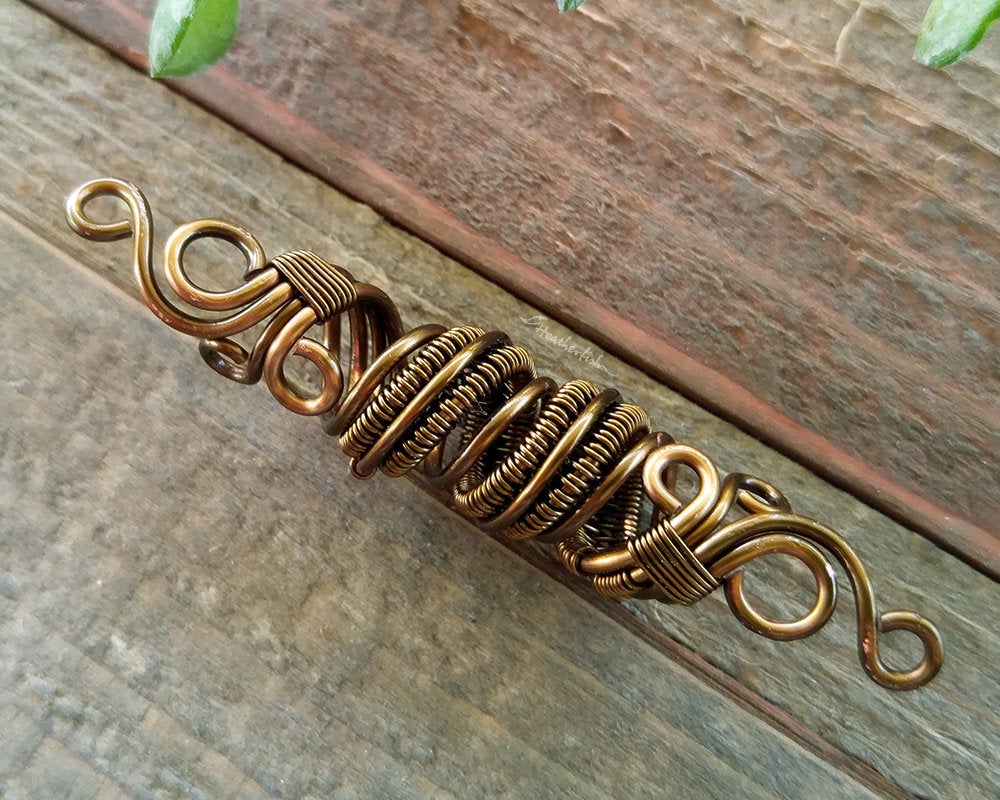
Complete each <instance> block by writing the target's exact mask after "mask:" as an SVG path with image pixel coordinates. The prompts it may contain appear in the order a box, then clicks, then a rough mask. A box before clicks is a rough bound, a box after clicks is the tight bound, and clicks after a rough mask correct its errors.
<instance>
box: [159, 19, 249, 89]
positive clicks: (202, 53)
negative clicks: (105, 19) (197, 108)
mask: <svg viewBox="0 0 1000 800" xmlns="http://www.w3.org/2000/svg"><path fill="white" fill-rule="evenodd" d="M239 18H240V3H239V0H159V2H157V4H156V10H155V11H154V12H153V25H152V27H151V28H150V31H149V74H150V75H152V76H153V77H154V78H181V77H184V76H185V75H194V74H195V73H196V72H201V71H202V70H203V69H205V68H206V67H208V66H210V65H211V64H214V63H215V62H216V61H218V60H219V59H220V58H222V56H223V54H224V53H225V52H226V50H228V49H229V45H230V44H231V43H232V41H233V37H234V36H235V35H236V25H237V23H238V22H239Z"/></svg>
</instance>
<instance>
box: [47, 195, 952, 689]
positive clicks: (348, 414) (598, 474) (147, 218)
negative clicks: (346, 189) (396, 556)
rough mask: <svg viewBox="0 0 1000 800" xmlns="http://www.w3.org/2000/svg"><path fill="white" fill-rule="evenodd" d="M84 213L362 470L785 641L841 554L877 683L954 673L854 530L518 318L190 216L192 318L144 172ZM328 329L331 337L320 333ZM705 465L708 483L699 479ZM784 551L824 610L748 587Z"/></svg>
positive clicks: (84, 198) (231, 355) (222, 352)
mask: <svg viewBox="0 0 1000 800" xmlns="http://www.w3.org/2000/svg"><path fill="white" fill-rule="evenodd" d="M100 195H111V196H114V197H117V198H119V199H121V200H123V201H124V202H125V204H126V205H127V206H128V208H129V212H130V213H129V217H128V218H127V219H125V220H119V221H115V222H109V223H101V222H95V221H93V220H92V219H90V218H89V217H88V216H87V215H86V213H85V209H84V206H85V205H86V204H87V203H88V202H89V201H90V200H91V199H93V198H95V197H98V196H100ZM67 218H68V220H69V223H70V225H71V227H72V228H73V229H74V230H75V231H76V232H77V233H79V234H80V235H81V236H85V237H87V238H90V239H95V240H100V241H110V240H114V239H121V238H125V237H128V236H130V235H131V236H132V237H133V265H134V273H135V278H136V281H137V283H138V285H139V290H140V292H141V294H142V297H143V299H144V300H145V302H146V304H147V305H148V306H149V308H150V309H151V310H152V312H153V313H154V314H155V315H156V316H157V317H159V318H160V319H161V320H163V321H164V322H165V323H166V324H168V325H170V326H171V327H173V328H175V329H177V330H179V331H181V332H183V333H186V334H188V335H191V336H195V337H197V338H199V339H200V340H201V342H200V344H199V349H200V351H201V354H202V356H203V358H204V359H205V361H206V362H207V363H208V364H209V365H210V366H211V367H212V368H213V369H214V370H216V371H217V372H219V373H220V374H222V375H224V376H225V377H227V378H229V379H231V380H234V381H237V382H240V383H255V382H257V381H259V380H260V379H261V378H263V379H264V382H265V383H266V384H267V386H268V388H269V389H270V391H271V393H272V394H273V395H274V396H275V397H276V398H277V399H278V401H279V402H280V403H281V404H282V405H284V406H285V407H287V408H290V409H292V410H293V411H296V412H298V413H300V414H311V415H321V419H322V423H323V427H324V430H326V432H327V433H328V434H330V435H333V436H337V437H339V442H340V445H341V448H342V449H343V450H344V452H345V453H346V454H347V455H348V457H349V458H350V466H351V471H352V472H353V474H354V475H355V476H357V477H359V478H369V477H371V476H373V475H374V474H375V473H376V472H378V471H381V472H383V473H384V474H386V475H389V476H393V477H396V476H401V475H405V474H410V473H415V472H416V473H419V475H420V476H421V480H423V481H425V482H426V483H429V484H430V485H431V486H432V487H435V488H437V489H439V490H441V491H443V492H445V493H447V496H448V497H449V498H450V503H451V505H452V506H453V507H454V508H455V510H456V511H457V512H458V513H460V514H461V515H462V516H464V517H466V518H467V519H470V520H472V521H473V522H474V523H475V524H476V525H478V526H479V527H480V528H481V529H483V530H486V531H490V532H496V531H503V532H505V534H506V535H507V536H509V537H511V538H514V539H528V538H537V539H540V540H543V541H549V542H555V543H556V547H557V552H558V555H559V558H560V559H561V561H562V563H563V565H564V566H565V567H566V568H567V569H568V570H569V571H570V572H572V573H574V574H576V575H580V576H584V577H586V578H588V579H590V580H591V581H592V583H593V585H594V587H595V589H596V590H597V591H598V592H599V593H601V594H603V595H606V596H609V597H615V598H630V597H642V598H655V599H659V600H661V601H663V602H667V603H675V604H680V605H689V604H692V603H695V602H697V601H698V600H701V599H702V598H704V597H706V596H707V595H709V594H711V593H712V592H713V591H715V590H716V589H718V588H720V587H722V588H724V591H725V596H726V599H727V601H728V603H729V607H730V608H731V610H732V612H733V614H734V615H735V616H736V617H737V619H739V620H740V622H742V623H743V624H744V625H745V626H747V627H748V628H749V629H751V630H753V631H755V632H756V633H759V634H761V635H763V636H767V637H770V638H772V639H798V638H801V637H804V636H808V635H810V634H812V633H815V632H816V631H817V630H819V629H820V628H821V627H822V626H823V625H825V624H826V622H827V621H828V620H829V619H830V617H831V615H832V614H833V611H834V608H835V605H836V601H837V583H836V572H835V570H834V563H837V564H839V565H840V567H841V568H842V569H843V570H844V572H846V574H847V576H848V579H849V580H850V583H851V586H852V589H853V592H854V597H855V606H856V612H857V626H858V652H859V656H860V659H861V663H862V666H863V667H864V669H865V671H866V672H867V673H868V675H869V676H870V677H871V678H872V680H874V681H875V682H876V683H878V684H880V685H882V686H885V687H888V688H891V689H913V688H916V687H918V686H921V685H923V684H925V683H926V682H927V681H929V680H930V679H931V678H933V677H934V675H935V674H936V673H937V672H938V670H939V669H940V667H941V664H942V661H943V654H942V646H941V639H940V635H939V634H938V632H937V630H936V628H935V627H934V626H933V624H931V623H930V622H929V621H928V620H926V619H924V618H923V617H921V616H919V615H918V614H916V613H914V612H912V611H889V612H884V613H881V614H879V613H878V612H877V611H876V606H875V601H874V594H873V590H872V585H871V581H870V580H869V578H868V575H867V572H866V570H865V568H864V565H863V564H862V563H861V561H860V560H859V559H858V557H857V555H856V554H855V553H854V551H853V550H852V549H851V548H850V547H849V546H848V545H847V543H846V542H845V541H844V540H843V538H842V537H841V536H840V535H839V534H837V533H836V532H834V531H833V530H831V529H830V528H827V527H826V526H824V525H822V524H821V523H819V522H816V521H815V520H812V519H809V518H808V517H804V516H801V515H798V514H796V513H794V512H793V511H792V508H791V505H790V504H789V502H788V500H787V499H786V498H785V497H784V495H783V494H782V493H781V492H780V491H779V490H778V489H777V488H775V487H774V486H772V485H771V484H769V483H767V482H765V481H763V480H761V479H759V478H755V477H753V476H750V475H747V474H744V473H733V474H729V475H726V476H725V477H722V476H720V474H719V471H718V469H717V468H716V466H715V464H714V463H713V462H712V461H711V460H710V459H709V458H708V457H707V456H706V455H705V454H704V453H702V452H701V451H700V450H697V449H695V448H693V447H690V446H688V445H684V444H679V443H676V442H674V441H673V439H672V438H671V437H670V436H669V435H668V434H666V433H663V432H660V431H654V430H652V427H651V425H650V421H649V418H648V416H647V414H646V412H645V411H644V410H643V409H642V408H640V407H639V406H636V405H633V404H631V403H626V402H624V401H623V400H622V398H621V396H620V395H619V393H618V392H617V391H616V390H614V389H603V390H602V389H600V388H598V387H597V386H595V385H594V384H593V383H590V382H589V381H585V380H571V381H569V382H567V383H565V384H563V385H562V386H559V385H558V384H557V383H556V382H555V381H554V380H552V379H551V378H546V377H539V376H538V375H537V373H536V370H535V365H534V360H533V358H532V356H531V354H530V353H528V352H527V351H526V350H524V349H523V348H521V347H519V346H517V345H515V344H513V343H512V342H511V340H510V338H509V337H508V336H507V335H506V334H504V333H501V332H498V331H491V332H487V331H485V330H483V329H481V328H477V327H472V326H463V327H456V328H450V329H449V328H445V327H443V326H441V325H422V326H420V327H418V328H414V329H413V330H411V331H410V332H408V333H405V334H404V333H403V331H402V325H401V322H400V318H399V314H398V311H397V310H396V307H395V306H394V305H393V303H392V301H391V300H389V298H388V297H387V296H386V295H385V294H384V293H383V292H382V291H381V290H380V289H377V288H375V287H374V286H371V285H369V284H366V283H360V282H358V281H356V280H355V279H354V278H353V276H351V274H350V273H348V272H347V271H345V270H343V269H341V268H339V267H335V266H333V265H331V264H329V263H327V262H326V261H324V260H322V259H320V258H319V257H318V256H315V255H314V254H312V253H309V252H306V251H293V252H290V253H284V254H282V255H280V256H278V257H277V258H274V259H272V260H270V261H268V260H267V259H266V257H265V255H264V252H263V249H262V248H261V246H260V244H259V243H258V242H257V240H256V239H255V238H254V237H253V236H252V235H251V234H250V233H249V232H247V231H246V230H244V229H243V228H240V227H238V226H235V225H231V224H229V223H226V222H221V221H219V220H199V221H197V222H192V223H188V224H187V225H182V226H181V227H180V228H178V229H177V230H176V231H174V233H173V234H172V235H171V236H170V238H169V239H168V241H167V244H166V249H165V255H164V270H165V274H166V279H167V282H168V284H169V286H170V288H171V289H172V290H173V293H174V294H175V295H176V296H177V297H178V298H179V299H180V300H181V301H183V302H184V303H185V304H186V305H187V306H189V307H191V308H193V309H195V310H197V311H200V312H202V313H203V314H204V313H207V314H213V315H214V316H202V315H198V314H191V313H190V312H188V311H187V310H185V309H183V308H180V307H178V306H176V305H174V304H173V303H172V302H171V301H170V300H168V299H167V297H166V296H165V295H164V293H163V292H162V290H161V289H160V287H159V285H158V284H157V281H156V279H155V277H154V275H153V270H152V266H151V264H152V257H151V253H152V235H153V233H152V232H153V223H152V217H151V214H150V211H149V206H148V204H147V203H146V200H145V198H144V197H143V196H142V194H141V192H140V191H139V190H138V189H137V188H136V187H134V186H132V185H131V184H128V183H125V182H124V181H119V180H115V179H110V178H107V179H101V180H96V181H91V182H89V183H87V184H84V185H83V186H81V187H80V188H78V189H77V190H76V191H74V192H73V193H72V194H71V195H70V196H69V198H68V200H67ZM206 237H208V238H216V239H220V240H222V241H225V242H228V243H230V244H232V245H234V246H236V247H237V248H238V249H239V250H240V252H241V253H242V255H243V258H244V261H245V268H246V269H245V273H244V277H243V283H242V284H241V285H240V286H237V287H236V288H234V289H230V290H228V291H222V292H212V291H209V290H207V289H204V288H203V287H201V286H199V285H197V284H196V283H195V282H194V281H193V280H191V279H190V278H189V276H188V274H187V272H186V271H185V269H184V263H183V257H184V252H185V249H186V248H187V247H188V245H189V244H190V243H191V242H193V241H195V240H197V239H199V238H206ZM345 319H346V320H347V328H348V331H349V336H350V343H349V346H348V348H347V349H348V351H349V356H348V358H349V365H348V379H347V380H344V377H343V371H342V369H341V349H342V348H341V341H340V334H341V328H342V327H343V326H342V323H343V321H344V320H345ZM257 325H262V326H263V331H262V332H261V333H260V334H259V335H258V337H257V339H256V341H255V343H254V344H253V346H252V347H251V349H250V350H249V351H248V350H246V349H244V348H243V347H242V346H241V345H240V344H238V343H237V342H236V341H235V340H233V339H232V338H231V337H232V336H234V335H236V334H239V333H241V332H244V331H247V330H248V329H250V328H252V327H254V326H257ZM316 326H318V327H319V328H320V329H321V335H320V338H319V339H314V338H310V337H309V336H306V334H307V332H309V331H310V329H312V328H313V327H316ZM290 355H297V356H300V357H302V358H305V359H306V360H308V361H310V362H311V363H312V364H313V365H314V366H315V367H316V368H317V370H318V371H319V375H320V388H319V390H318V391H317V392H314V393H311V394H310V393H308V392H306V391H305V390H303V389H302V388H301V387H298V386H296V385H294V384H292V383H291V382H290V381H289V380H288V379H287V378H286V377H285V374H284V365H285V361H286V359H287V358H288V357H289V356H290ZM685 471H686V472H687V473H689V474H690V475H692V476H693V479H694V488H693V490H688V491H686V492H682V491H681V490H680V489H679V488H678V487H679V477H680V476H681V475H682V474H684V472H685ZM682 495H686V496H687V497H686V499H684V497H682ZM771 554H783V555H786V556H791V557H792V558H794V559H797V560H798V561H800V562H801V563H802V564H804V565H805V566H806V568H807V569H808V570H809V572H810V573H811V575H812V576H813V579H814V581H815V595H814V601H813V604H812V607H811V608H810V609H809V610H808V611H807V612H806V613H804V614H803V615H802V616H800V617H799V618H797V619H792V620H778V619H772V618H770V617H768V616H766V615H765V614H763V613H761V612H760V611H759V610H758V609H757V608H755V607H754V605H753V604H752V603H751V602H750V600H749V599H748V598H747V596H746V593H745V587H744V583H745V579H744V572H743V568H744V567H745V566H746V565H747V564H749V563H750V562H752V561H753V560H755V559H757V558H760V557H763V556H767V555H771ZM894 630H905V631H909V632H911V633H913V634H914V635H916V636H917V637H918V638H919V640H920V642H921V644H922V645H923V651H924V652H923V656H922V658H921V659H920V661H919V662H918V663H917V664H916V665H915V666H914V667H912V668H911V669H908V670H894V669H892V668H890V667H887V666H886V665H885V663H884V661H883V659H882V654H881V636H882V634H884V633H886V632H889V631H894Z"/></svg>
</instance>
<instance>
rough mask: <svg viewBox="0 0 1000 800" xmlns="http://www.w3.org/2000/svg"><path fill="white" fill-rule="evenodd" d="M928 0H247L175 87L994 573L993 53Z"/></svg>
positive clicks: (111, 21) (64, 14)
mask: <svg viewBox="0 0 1000 800" xmlns="http://www.w3.org/2000/svg"><path fill="white" fill-rule="evenodd" d="M36 4H37V5H39V6H40V7H42V8H45V9H47V10H49V11H50V13H54V14H56V15H57V16H58V17H59V18H60V19H62V20H64V21H65V22H67V23H68V24H70V25H72V26H74V27H75V28H76V29H78V30H79V31H81V32H82V33H84V34H85V35H87V36H89V37H93V38H95V39H96V40H98V41H100V42H101V43H102V44H104V45H105V46H107V47H110V48H111V49H112V50H114V51H115V52H117V53H119V54H120V55H122V56H123V57H125V58H126V59H128V60H130V61H131V62H132V63H134V64H142V63H144V61H143V58H144V57H143V54H142V51H143V49H144V42H145V30H146V26H147V21H146V20H147V19H148V14H149V9H150V6H151V5H152V4H151V3H150V2H148V1H147V0H99V1H98V2H92V3H86V4H77V3H64V2H49V0H37V2H36ZM925 5H926V3H924V2H923V0H912V1H911V2H892V3H889V2H867V0H866V2H863V3H857V2H848V1H847V0H842V1H841V0H825V1H824V2H819V3H817V2H815V0H791V1H789V0H782V1H781V2H777V1H774V2H763V1H761V0H757V1H756V2H755V1H754V0H727V1H726V2H718V1H717V0H704V1H701V0H699V1H698V2H685V3H659V4H657V3H653V4H650V3H647V2H643V0H617V1H612V0H596V1H595V2H593V3H589V4H588V5H587V6H585V7H584V9H583V10H582V11H581V12H577V13H575V14H573V15H567V16H562V17H560V16H559V15H558V14H557V13H556V12H555V10H554V8H553V6H554V3H551V2H549V0H535V1H533V2H513V1H511V2H506V1H505V0H448V1H447V2H444V1H442V0H435V2H426V3H395V4H390V5H388V6H387V5H386V4H385V3H384V2H350V3H343V2H323V3H316V2H313V1H312V0H291V1H290V2H284V3H265V2H252V1H251V2H245V3H244V4H243V7H244V15H243V26H242V28H241V35H240V36H239V37H238V39H237V42H236V44H235V46H234V49H233V52H232V54H231V56H230V57H228V58H227V59H226V60H225V61H224V63H223V64H222V66H221V67H220V68H219V69H217V70H215V71H213V72H212V73H210V74H209V75H207V76H205V77H204V78H200V79H197V80H195V81H190V82H183V83H182V84H181V85H180V86H179V87H178V88H179V89H180V90H181V91H183V92H185V93H188V94H189V95H191V96H194V97H196V98H197V99H198V101H199V102H201V103H203V104H205V105H206V106H207V107H208V108H210V109H212V110H213V111H215V112H216V113H219V114H221V115H223V116H224V117H226V118H228V119H230V120H232V121H234V122H235V123H236V124H237V125H238V126H240V127H242V128H243V129H245V130H247V131H248V132H249V133H250V134H251V135H254V136H257V137H259V138H261V139H263V140H264V141H266V142H267V143H268V144H269V145H270V146H272V147H274V148H276V149H277V150H278V151H279V152H282V153H284V154H286V155H287V156H288V157H289V158H291V159H292V160H294V161H296V162H298V163H300V164H302V165H304V166H305V167H306V168H307V169H309V170H311V171H314V172H315V173H316V174H318V175H320V176H321V177H323V178H324V179H326V180H328V181H330V182H331V183H332V184H333V185H335V186H338V187H340V188H341V189H343V190H345V191H347V192H348V193H349V194H352V195H353V196H355V197H358V198H359V199H361V200H363V201H364V202H367V203H369V204H371V205H373V206H374V207H375V208H377V209H378V210H380V211H381V212H382V213H384V214H386V215H387V216H389V218H391V219H393V220H395V221H397V222H398V223H399V224H401V225H403V226H404V227H406V228H409V229H410V230H413V231H415V232H416V233H418V234H419V235H421V236H423V237H424V238H426V239H428V240H429V241H432V242H433V243H434V244H435V245H437V246H438V247H440V248H441V249H443V250H444V251H445V252H448V253H450V254H452V255H454V256H456V257H457V258H458V259H459V260H460V261H463V262H464V263H466V264H468V265H470V266H472V267H473V268H476V269H479V270H480V271H481V272H482V273H483V274H485V275H486V276H487V277H489V278H490V279H492V280H495V281H496V282H498V283H500V284H501V285H503V286H505V287H507V288H508V289H510V290H511V291H513V292H515V293H517V294H518V295H519V296H521V297H523V298H525V299H527V300H528V301H529V302H531V303H532V304H533V305H535V306H536V307H540V308H543V309H545V310H546V312H547V313H549V314H550V315H551V316H553V317H556V318H558V319H560V320H561V321H563V322H565V323H566V324H568V325H569V326H570V327H572V328H573V329H574V330H577V331H579V332H580V333H582V334H583V335H585V336H586V337H587V338H589V339H592V340H594V341H597V342H600V343H601V344H602V345H604V346H607V347H609V349H611V350H612V352H615V353H616V354H618V355H620V356H622V357H623V358H625V359H626V360H628V361H630V362H631V363H635V364H637V365H638V366H640V367H641V368H643V369H645V370H646V371H647V372H649V373H650V374H652V375H653V376H654V377H656V378H658V379H659V380H661V381H663V382H665V383H667V384H668V385H671V386H673V387H675V388H678V389H680V390H681V391H682V392H684V393H685V394H686V395H687V396H689V397H692V398H693V399H695V400H696V401H697V402H699V403H701V404H702V405H705V406H706V407H708V408H710V409H712V410H713V411H715V412H716V413H718V414H720V415H721V416H723V417H725V418H727V419H730V420H731V421H734V422H735V423H736V424H738V425H740V426H741V427H742V428H743V429H744V430H748V431H750V432H751V433H753V434H755V435H757V436H759V437H760V438H762V439H763V440H764V441H765V442H768V443H769V444H771V445H772V446H775V447H777V448H778V449H780V450H781V451H782V452H785V453H788V454H790V455H792V456H793V457H795V458H796V459H797V460H799V461H802V462H803V463H807V464H809V465H810V466H811V467H812V468H813V469H815V470H816V471H818V472H819V473H820V474H821V475H823V476H824V477H826V478H827V479H828V480H831V481H833V482H835V483H836V484H837V485H840V486H844V487H845V488H848V489H849V490H850V491H852V492H853V493H855V494H857V495H858V496H859V497H862V498H863V499H864V500H865V501H866V502H869V503H872V504H873V505H875V506H876V507H877V508H880V509H881V510H883V511H885V512H886V513H889V514H891V515H893V516H894V517H895V518H896V519H899V520H900V521H902V522H904V524H908V525H909V526H911V527H914V528H916V529H918V530H921V531H922V532H924V533H925V534H926V535H929V536H931V537H932V538H934V539H935V541H937V542H938V543H939V544H942V545H943V546H946V547H949V548H952V549H954V550H957V551H959V552H962V553H964V554H965V556H966V557H967V558H970V559H971V560H972V561H973V562H974V563H978V564H980V565H981V566H982V567H984V568H986V569H988V570H989V571H991V573H992V574H994V576H997V575H1000V557H998V556H997V554H996V553H997V544H996V540H995V531H994V528H995V522H994V520H995V510H996V508H997V505H998V502H1000V469H997V465H998V463H1000V434H998V430H1000V426H998V421H1000V408H998V405H997V396H998V389H1000V360H998V357H997V353H998V352H1000V351H998V348H997V345H998V343H1000V332H998V331H1000V325H998V322H1000V293H998V280H1000V277H998V276H1000V269H998V266H1000V264H998V255H997V254H998V252H1000V247H998V245H1000V237H998V230H1000V229H998V226H997V224H996V222H995V214H993V210H994V208H995V198H996V196H997V188H998V182H997V178H996V175H998V174H1000V171H998V169H997V167H998V160H997V152H998V142H997V134H996V125H995V122H996V99H997V95H998V88H997V87H998V85H1000V84H998V81H997V79H996V67H997V65H998V64H1000V45H998V44H996V43H995V42H991V41H987V42H986V44H985V45H984V47H983V49H981V50H979V51H977V52H976V54H975V55H974V56H973V57H972V58H970V59H969V60H967V61H965V62H963V63H961V64H959V65H957V66H956V67H954V68H952V69H950V70H949V71H948V72H945V73H937V72H932V71H930V70H927V69H925V68H923V67H920V66H919V65H917V64H916V63H915V62H913V61H912V60H911V58H910V53H911V51H912V48H913V42H914V39H915V34H916V27H917V24H918V22H919V19H920V16H921V14H922V12H923V10H924V7H925ZM993 38H996V37H993Z"/></svg>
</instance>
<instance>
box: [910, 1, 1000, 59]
mask: <svg viewBox="0 0 1000 800" xmlns="http://www.w3.org/2000/svg"><path fill="white" fill-rule="evenodd" d="M997 17H1000V0H933V2H931V5H930V8H928V9H927V14H926V15H925V16H924V21H923V24H922V25H921V26H920V36H918V37H917V48H916V50H915V51H914V52H913V57H914V58H915V59H917V61H919V62H920V63H921V64H926V65H927V66H928V67H947V66H948V65H949V64H954V63H955V62H956V61H958V59H960V58H961V57H962V56H964V55H965V54H966V53H968V52H969V51H970V50H972V48H973V47H975V46H976V45H977V44H979V40H980V39H982V38H983V34H984V33H986V29H987V28H988V27H990V25H992V24H993V21H994V20H995V19H996V18H997Z"/></svg>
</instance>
